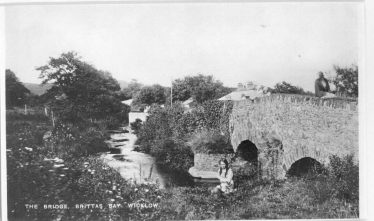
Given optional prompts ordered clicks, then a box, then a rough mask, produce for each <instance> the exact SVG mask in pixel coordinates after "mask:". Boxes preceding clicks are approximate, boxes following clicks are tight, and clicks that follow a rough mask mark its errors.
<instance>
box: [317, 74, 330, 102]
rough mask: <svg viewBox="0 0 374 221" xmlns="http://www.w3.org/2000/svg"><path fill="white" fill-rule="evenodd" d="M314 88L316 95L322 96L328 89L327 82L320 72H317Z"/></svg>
mask: <svg viewBox="0 0 374 221" xmlns="http://www.w3.org/2000/svg"><path fill="white" fill-rule="evenodd" d="M314 88H315V94H316V96H317V97H323V96H325V95H326V94H327V93H328V92H329V91H330V86H329V82H328V81H327V79H326V78H325V77H324V76H323V73H322V72H319V78H318V79H317V80H316V82H315V83H314Z"/></svg>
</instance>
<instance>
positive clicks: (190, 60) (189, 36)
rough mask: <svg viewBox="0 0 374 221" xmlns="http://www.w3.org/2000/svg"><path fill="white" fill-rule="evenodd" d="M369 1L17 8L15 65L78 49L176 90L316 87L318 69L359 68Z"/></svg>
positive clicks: (11, 16)
mask: <svg viewBox="0 0 374 221" xmlns="http://www.w3.org/2000/svg"><path fill="white" fill-rule="evenodd" d="M362 18H363V16H362V4H361V3H348V2H344V3H342V2H340V3H337V2H335V3H331V2H330V3H321V2H310V3H305V2H304V3H279V2H267V3H253V2H251V3H222V2H221V3H157V4H150V3H143V4H107V5H106V4H75V5H74V4H67V5H28V6H7V8H6V67H7V68H9V69H11V70H12V71H13V72H15V73H16V75H17V76H18V78H19V79H20V80H21V81H22V82H28V83H40V82H41V79H39V78H38V77H39V74H40V73H39V72H38V71H36V70H35V68H36V67H38V66H42V65H45V64H47V62H48V59H49V57H58V56H59V55H60V54H61V53H64V52H67V51H76V52H77V53H78V54H79V55H80V56H81V57H82V59H83V60H84V61H87V62H88V63H90V64H92V65H94V66H95V67H96V68H98V69H100V70H106V71H109V72H110V73H111V74H112V75H113V77H114V78H116V79H117V80H124V81H130V80H131V79H137V80H138V81H139V82H142V83H144V84H156V83H157V84H161V85H163V86H170V82H171V80H172V79H177V78H182V77H184V76H187V75H195V74H198V73H201V74H207V75H213V76H214V77H215V79H217V80H220V81H222V82H223V83H224V85H226V86H230V87H235V86H236V85H237V84H238V83H239V82H246V81H253V82H255V83H257V84H260V85H265V86H269V87H272V86H274V85H275V84H276V83H278V82H281V81H287V82H290V83H292V84H294V85H297V86H300V87H302V88H304V89H306V90H309V91H314V89H313V88H314V80H315V79H316V76H317V74H316V73H317V72H318V71H324V72H328V73H329V75H330V76H333V74H334V71H333V65H340V66H343V67H346V66H350V65H351V64H358V63H359V62H360V60H359V58H360V57H361V56H362V55H361V50H360V49H361V48H360V47H359V44H360V39H361V37H360V36H361V35H362V32H361V30H362V29H361V27H362V26H361V25H362V21H363V19H362Z"/></svg>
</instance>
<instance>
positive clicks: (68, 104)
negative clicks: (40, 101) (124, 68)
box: [37, 52, 122, 121]
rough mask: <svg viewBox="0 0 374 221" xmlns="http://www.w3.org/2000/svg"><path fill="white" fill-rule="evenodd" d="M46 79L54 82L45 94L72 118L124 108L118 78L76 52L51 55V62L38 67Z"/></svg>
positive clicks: (108, 113)
mask: <svg viewBox="0 0 374 221" xmlns="http://www.w3.org/2000/svg"><path fill="white" fill-rule="evenodd" d="M37 70H39V71H40V72H41V75H40V78H42V79H43V83H47V82H50V83H52V84H53V86H52V87H51V88H50V89H49V90H48V91H47V93H46V95H45V97H46V98H47V100H48V102H49V103H50V104H51V105H52V106H53V107H54V109H55V110H57V111H58V112H59V113H60V117H61V116H64V117H65V118H67V119H68V120H72V121H75V120H78V119H88V118H96V119H100V118H105V117H106V116H108V115H110V114H113V113H118V112H120V111H121V110H122V104H121V102H120V99H119V98H118V96H117V95H118V94H117V92H118V91H119V90H120V86H119V84H118V82H117V81H116V80H115V79H114V78H113V77H112V76H111V74H110V73H109V72H106V71H100V70H97V69H96V68H95V67H93V66H92V65H90V64H88V63H86V62H84V61H82V60H81V58H80V57H78V55H77V53H75V52H68V53H63V54H61V56H60V57H58V58H50V60H49V62H48V64H47V65H44V66H41V67H38V68H37Z"/></svg>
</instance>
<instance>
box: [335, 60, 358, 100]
mask: <svg viewBox="0 0 374 221" xmlns="http://www.w3.org/2000/svg"><path fill="white" fill-rule="evenodd" d="M334 69H335V72H336V76H335V77H333V79H332V80H331V82H332V83H333V84H334V85H335V88H336V89H335V92H336V93H337V94H338V95H340V96H348V97H358V66H357V65H352V66H351V67H346V68H342V67H339V66H337V65H336V66H334Z"/></svg>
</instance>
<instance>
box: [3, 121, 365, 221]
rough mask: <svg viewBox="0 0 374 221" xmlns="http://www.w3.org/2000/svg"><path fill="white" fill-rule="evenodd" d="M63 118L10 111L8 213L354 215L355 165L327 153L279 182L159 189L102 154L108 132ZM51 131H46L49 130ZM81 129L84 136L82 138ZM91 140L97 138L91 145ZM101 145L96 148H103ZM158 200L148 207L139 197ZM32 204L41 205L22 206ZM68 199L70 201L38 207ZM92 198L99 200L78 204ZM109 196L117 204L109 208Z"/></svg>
mask: <svg viewBox="0 0 374 221" xmlns="http://www.w3.org/2000/svg"><path fill="white" fill-rule="evenodd" d="M91 126H92V127H89V128H91V129H89V128H87V130H76V129H75V128H74V127H73V128H71V125H69V126H66V125H65V126H63V127H61V128H60V129H58V131H55V132H54V133H52V134H51V135H50V136H46V137H44V138H45V139H43V136H44V135H45V134H46V132H47V131H53V130H52V128H51V125H50V123H49V120H48V119H46V118H44V117H43V116H42V115H29V116H27V115H13V116H10V115H9V116H7V163H8V165H7V166H8V167H7V170H8V171H7V175H8V177H7V178H8V210H9V211H8V214H9V219H10V220H57V219H59V218H61V220H171V219H177V220H180V219H188V220H191V219H260V218H262V219H275V218H277V219H279V218H357V217H358V215H359V212H358V167H357V166H355V165H354V164H353V163H352V160H351V158H349V157H347V158H345V159H340V158H335V159H332V161H331V162H332V164H331V165H330V166H329V168H328V171H329V173H328V174H324V175H317V176H311V177H305V178H292V179H291V178H290V179H287V180H286V181H282V182H265V181H254V180H239V181H238V182H237V183H238V187H237V191H236V192H234V193H232V194H229V195H211V193H210V187H208V186H200V187H193V188H192V187H172V188H169V189H158V188H157V186H156V185H154V184H141V185H140V184H133V183H129V182H127V181H125V180H123V179H122V178H121V176H120V174H119V173H118V172H117V171H114V170H113V169H111V168H109V167H108V166H106V165H105V164H103V162H102V161H101V160H99V157H98V156H99V155H100V152H101V151H106V147H105V146H101V142H103V141H104V139H105V133H103V132H102V131H100V129H99V128H98V127H96V126H94V125H91ZM47 134H48V133H47ZM81 136H82V138H80V137H81ZM91 142H94V143H95V145H94V146H93V145H92V143H91ZM100 148H101V149H100ZM150 203H151V204H157V206H156V207H152V208H145V207H142V205H148V204H150ZM26 204H33V205H34V204H36V205H38V206H39V208H38V209H30V208H29V209H27V208H26V206H25V205H26ZM45 204H66V205H67V206H68V207H69V209H43V205H45ZM77 204H78V205H81V204H83V205H84V204H95V205H101V207H100V206H99V208H76V205H77ZM110 204H119V205H120V206H119V207H118V208H112V209H111V208H110V207H109V205H110Z"/></svg>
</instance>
